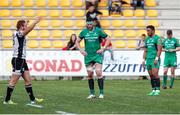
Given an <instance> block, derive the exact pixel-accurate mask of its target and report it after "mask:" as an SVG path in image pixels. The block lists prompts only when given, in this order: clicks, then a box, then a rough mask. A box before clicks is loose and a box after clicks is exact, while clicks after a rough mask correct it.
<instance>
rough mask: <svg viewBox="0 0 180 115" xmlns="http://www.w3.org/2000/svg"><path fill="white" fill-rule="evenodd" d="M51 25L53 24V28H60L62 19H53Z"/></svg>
mask: <svg viewBox="0 0 180 115" xmlns="http://www.w3.org/2000/svg"><path fill="white" fill-rule="evenodd" d="M50 25H51V26H52V27H53V28H59V27H60V26H61V21H60V20H51V23H50Z"/></svg>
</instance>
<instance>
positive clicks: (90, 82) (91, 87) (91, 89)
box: [88, 79, 94, 94]
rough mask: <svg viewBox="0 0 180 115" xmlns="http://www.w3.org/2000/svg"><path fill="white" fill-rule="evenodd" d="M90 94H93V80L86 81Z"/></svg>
mask: <svg viewBox="0 0 180 115" xmlns="http://www.w3.org/2000/svg"><path fill="white" fill-rule="evenodd" d="M88 83H89V89H90V94H94V80H93V79H88Z"/></svg>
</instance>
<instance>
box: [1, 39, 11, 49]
mask: <svg viewBox="0 0 180 115" xmlns="http://www.w3.org/2000/svg"><path fill="white" fill-rule="evenodd" d="M2 47H3V48H12V47H13V40H2Z"/></svg>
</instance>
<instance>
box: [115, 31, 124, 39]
mask: <svg viewBox="0 0 180 115" xmlns="http://www.w3.org/2000/svg"><path fill="white" fill-rule="evenodd" d="M113 35H114V37H115V38H123V37H124V32H123V31H122V30H114V31H113Z"/></svg>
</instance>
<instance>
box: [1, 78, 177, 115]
mask: <svg viewBox="0 0 180 115" xmlns="http://www.w3.org/2000/svg"><path fill="white" fill-rule="evenodd" d="M7 84H8V82H7V81H0V114H35V113H36V114H54V113H56V112H57V111H61V112H66V113H73V114H90V113H91V114H94V113H96V114H119V113H134V114H138V113H149V114H150V113H162V114H165V113H180V109H179V107H180V81H179V80H176V81H175V87H174V88H173V89H166V90H161V95H160V96H147V95H146V94H147V93H149V92H150V91H151V88H150V82H149V81H148V80H142V81H140V80H106V81H105V98H104V99H98V98H96V99H91V100H87V99H86V97H87V96H88V95H89V90H88V84H87V81H33V83H32V84H33V89H34V94H35V96H36V97H38V98H44V102H43V103H41V104H40V105H42V106H43V108H36V107H31V106H27V105H26V104H27V103H28V102H29V97H28V96H27V93H26V91H25V89H24V84H23V81H19V83H18V84H17V86H16V88H15V90H14V93H13V95H12V100H13V101H14V102H17V103H18V104H17V105H3V104H2V103H3V98H4V95H5V92H6V87H7ZM95 86H96V95H97V96H98V93H99V91H98V87H97V81H96V82H95Z"/></svg>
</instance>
